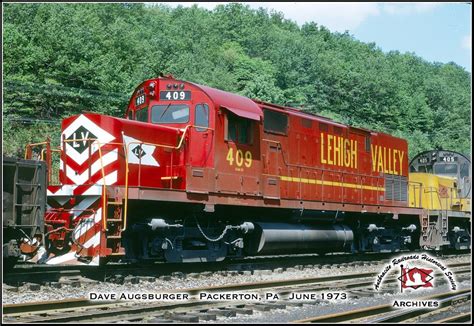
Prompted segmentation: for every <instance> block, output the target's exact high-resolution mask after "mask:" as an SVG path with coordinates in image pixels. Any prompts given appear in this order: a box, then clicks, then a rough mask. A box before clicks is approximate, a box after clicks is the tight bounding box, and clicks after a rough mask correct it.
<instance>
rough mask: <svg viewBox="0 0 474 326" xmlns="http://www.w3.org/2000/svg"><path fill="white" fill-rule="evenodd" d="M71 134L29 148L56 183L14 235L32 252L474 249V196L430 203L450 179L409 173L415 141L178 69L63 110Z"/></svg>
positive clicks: (209, 256)
mask: <svg viewBox="0 0 474 326" xmlns="http://www.w3.org/2000/svg"><path fill="white" fill-rule="evenodd" d="M60 144H61V145H60V148H59V149H53V148H52V147H51V146H50V143H49V141H47V142H45V143H40V144H31V145H28V146H27V150H26V158H27V159H30V158H31V155H32V150H33V149H38V150H39V151H38V153H41V158H42V159H43V160H44V161H45V162H46V165H47V168H48V180H49V181H50V183H49V186H48V187H47V207H46V211H45V212H44V215H43V216H44V217H43V219H42V221H41V223H44V227H40V228H37V229H35V230H36V231H35V232H36V234H29V235H28V237H23V238H22V239H18V240H17V243H21V244H22V246H23V247H27V248H29V249H28V252H29V253H25V252H23V254H27V258H28V259H29V260H31V261H36V262H40V263H46V264H88V265H98V264H100V263H105V262H107V261H111V260H127V261H143V260H163V261H167V262H196V261H203V262H204V261H221V260H223V259H225V258H232V257H242V256H253V255H273V254H282V253H304V252H312V253H319V254H325V253H329V252H344V251H347V252H396V251H400V250H413V249H417V248H420V247H421V248H423V249H442V248H446V247H450V248H456V249H467V248H470V233H469V230H470V199H468V198H463V199H462V200H458V199H459V198H458V197H456V198H454V201H456V200H458V202H459V203H458V204H457V205H454V206H453V205H451V206H449V207H447V206H443V207H429V206H428V205H426V204H427V201H428V199H427V198H428V197H426V196H427V193H426V191H427V190H429V191H430V193H431V194H432V195H433V194H434V193H438V190H439V187H438V188H436V185H433V184H428V183H427V180H428V179H430V177H426V176H425V177H423V176H422V177H421V179H420V177H418V178H416V177H412V174H410V176H409V172H410V171H409V164H408V146H407V142H406V141H405V140H403V139H400V138H397V137H393V136H390V135H388V134H385V133H381V132H374V131H370V130H366V129H363V128H356V127H352V126H347V125H344V124H340V123H337V122H335V121H333V120H331V119H328V118H324V117H322V116H318V115H313V114H308V113H304V112H302V111H301V110H298V109H295V108H291V107H286V106H281V105H275V104H271V103H266V102H263V101H258V100H251V99H249V98H247V97H244V96H240V95H237V94H232V93H229V92H225V91H221V90H218V89H215V88H211V87H208V86H204V85H199V84H195V83H191V82H187V81H181V80H178V79H175V78H174V77H172V76H171V75H169V76H165V77H159V78H154V79H150V80H146V81H144V82H143V83H141V84H140V85H139V86H138V87H137V88H136V89H135V91H134V92H133V95H132V97H131V99H130V102H129V104H128V107H127V109H126V112H125V115H124V117H123V118H117V117H112V116H106V115H102V114H96V113H83V114H80V115H76V116H72V117H69V118H67V119H64V120H63V122H62V132H61V139H60ZM55 156H56V157H57V158H56V160H57V161H58V162H59V166H58V170H59V171H58V172H59V182H58V183H57V184H52V182H51V181H52V171H53V167H54V164H53V163H52V162H54V157H55ZM469 177H470V175H469ZM412 178H414V179H413V180H412ZM441 179H442V178H441V177H440V178H439V180H441ZM430 180H431V179H430ZM443 180H444V179H443ZM431 181H432V180H431ZM433 187H434V188H433ZM444 187H445V188H449V189H447V191H448V193H449V194H451V195H448V196H451V197H452V195H454V194H457V192H456V191H457V190H452V189H451V188H456V187H457V186H456V185H454V184H453V183H451V184H446V185H445V186H444ZM4 188H5V184H4ZM433 189H434V190H433ZM452 191H454V192H452ZM438 195H439V193H438ZM14 202H15V204H18V202H17V200H16V199H15V200H14ZM448 210H450V211H452V210H455V211H456V214H455V216H454V218H452V217H453V216H452V214H451V215H450V214H449V213H447V211H448ZM433 212H434V213H433ZM448 219H449V221H448ZM4 227H5V222H4ZM435 234H436V236H434V235H435ZM40 249H42V250H40Z"/></svg>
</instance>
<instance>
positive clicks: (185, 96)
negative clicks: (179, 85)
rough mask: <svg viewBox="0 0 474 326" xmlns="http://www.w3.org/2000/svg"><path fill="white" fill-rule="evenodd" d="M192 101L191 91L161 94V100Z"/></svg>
mask: <svg viewBox="0 0 474 326" xmlns="http://www.w3.org/2000/svg"><path fill="white" fill-rule="evenodd" d="M190 99H191V92H189V91H165V92H160V100H168V101H173V100H174V101H188V100H190Z"/></svg>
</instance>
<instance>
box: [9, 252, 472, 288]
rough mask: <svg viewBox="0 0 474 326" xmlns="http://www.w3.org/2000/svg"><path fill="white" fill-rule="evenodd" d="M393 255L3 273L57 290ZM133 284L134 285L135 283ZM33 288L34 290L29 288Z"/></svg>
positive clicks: (25, 268)
mask: <svg viewBox="0 0 474 326" xmlns="http://www.w3.org/2000/svg"><path fill="white" fill-rule="evenodd" d="M392 256H393V253H374V254H334V255H326V256H318V255H292V256H272V257H250V258H244V259H236V260H231V261H225V262H218V263H187V264H174V263H148V264H144V265H136V264H124V263H123V264H122V263H114V264H107V265H105V266H98V267H93V266H51V265H28V264H26V265H25V264H22V265H17V266H16V267H15V268H14V269H13V270H11V271H5V272H4V275H3V283H5V284H7V285H10V286H15V287H17V286H21V285H22V284H24V283H34V284H48V285H50V284H51V283H52V285H53V287H60V285H59V284H57V283H64V284H70V285H72V286H80V280H81V279H82V280H83V281H84V279H88V282H91V280H95V281H97V282H104V281H105V282H112V283H118V284H123V283H124V281H125V277H127V276H130V277H144V278H147V277H148V278H160V279H161V280H163V281H166V280H169V279H170V277H171V276H176V277H180V278H185V277H186V274H191V275H193V276H195V274H196V273H197V274H200V273H202V274H203V276H208V275H209V272H213V273H215V272H220V273H226V272H229V273H231V274H232V273H234V274H237V272H241V271H247V272H250V273H254V272H255V271H257V273H258V272H259V271H271V270H274V269H276V268H295V269H303V268H304V267H308V266H318V265H319V266H322V267H323V266H329V265H334V266H336V267H338V266H341V267H346V266H363V265H364V264H372V263H374V262H380V261H383V260H387V259H389V258H390V257H392ZM463 256H465V255H463V254H460V253H456V254H454V255H445V256H444V257H445V258H455V257H463ZM136 281H137V280H135V281H132V283H133V282H136ZM32 288H33V289H37V287H35V286H32Z"/></svg>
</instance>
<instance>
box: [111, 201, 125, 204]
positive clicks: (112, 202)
mask: <svg viewBox="0 0 474 326" xmlns="http://www.w3.org/2000/svg"><path fill="white" fill-rule="evenodd" d="M122 204H123V203H122V202H121V201H108V202H107V205H122Z"/></svg>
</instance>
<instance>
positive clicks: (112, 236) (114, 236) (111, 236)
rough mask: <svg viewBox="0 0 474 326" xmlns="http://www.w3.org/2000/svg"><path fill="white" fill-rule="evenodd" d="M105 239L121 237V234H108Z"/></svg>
mask: <svg viewBox="0 0 474 326" xmlns="http://www.w3.org/2000/svg"><path fill="white" fill-rule="evenodd" d="M107 239H122V236H121V235H108V236H107Z"/></svg>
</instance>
